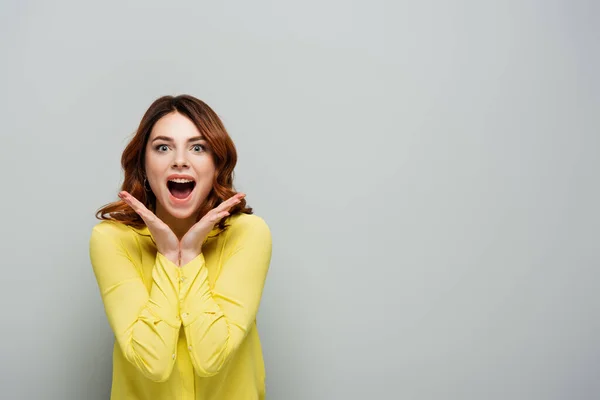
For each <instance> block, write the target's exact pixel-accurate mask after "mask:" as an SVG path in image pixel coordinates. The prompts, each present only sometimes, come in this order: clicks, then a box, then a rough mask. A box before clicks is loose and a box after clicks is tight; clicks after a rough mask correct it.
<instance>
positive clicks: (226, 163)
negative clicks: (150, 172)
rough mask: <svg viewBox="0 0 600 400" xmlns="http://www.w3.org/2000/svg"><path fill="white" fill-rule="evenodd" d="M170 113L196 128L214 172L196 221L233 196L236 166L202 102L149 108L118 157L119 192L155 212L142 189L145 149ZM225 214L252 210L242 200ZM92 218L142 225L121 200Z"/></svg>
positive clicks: (163, 101) (169, 101)
mask: <svg viewBox="0 0 600 400" xmlns="http://www.w3.org/2000/svg"><path fill="white" fill-rule="evenodd" d="M172 112H178V113H180V114H182V115H183V116H185V117H187V118H189V119H190V120H191V121H192V122H193V123H194V125H196V128H198V130H199V131H200V134H201V135H202V136H204V138H205V139H206V141H207V142H208V144H209V148H210V154H211V156H212V158H213V161H214V163H215V167H216V171H217V173H216V174H215V177H214V180H213V187H212V190H211V191H210V193H209V194H208V196H207V198H206V200H205V201H204V203H202V204H201V205H200V209H199V210H198V215H197V216H196V221H199V220H200V218H202V217H203V216H204V215H205V214H206V213H207V212H209V211H210V210H212V209H213V208H215V207H217V206H218V205H219V204H221V203H222V202H223V201H225V200H227V199H229V198H230V197H232V196H233V195H235V194H236V193H237V192H236V191H235V189H234V188H233V178H234V172H233V169H234V167H235V165H236V163H237V152H236V149H235V146H234V144H233V141H232V140H231V138H230V137H229V134H228V133H227V130H225V127H224V126H223V122H221V119H220V118H219V117H218V115H217V114H216V113H215V112H214V111H213V110H212V109H211V108H210V107H209V106H208V105H207V104H206V103H204V102H203V101H202V100H199V99H197V98H195V97H193V96H190V95H180V96H163V97H160V98H159V99H157V100H155V101H154V102H153V103H152V104H151V105H150V107H149V108H148V110H147V111H146V113H145V114H144V116H143V117H142V121H141V122H140V125H139V127H138V129H137V132H136V133H135V135H134V136H133V138H132V139H131V141H130V142H129V144H128V145H127V147H125V150H124V151H123V154H122V155H121V166H122V167H123V170H124V171H125V177H124V180H123V185H122V186H121V190H126V191H127V192H129V193H130V194H131V195H132V196H134V197H135V198H136V199H138V200H139V201H140V202H142V203H143V204H144V205H145V206H146V207H148V209H150V210H151V211H152V212H156V196H155V195H154V193H153V192H152V191H146V190H145V187H144V178H145V176H146V172H145V168H144V161H145V150H146V144H147V143H148V139H149V138H150V132H152V128H153V127H154V124H156V122H157V121H158V120H159V119H161V118H162V117H164V116H165V115H167V114H170V113H172ZM229 213H230V215H231V216H232V215H235V214H239V213H245V214H252V208H251V207H247V206H246V200H245V199H242V201H241V202H240V203H238V204H236V205H235V206H233V207H232V208H231V209H230V210H229ZM96 218H98V219H101V220H112V221H116V222H120V223H123V224H125V225H129V226H132V227H134V228H138V229H139V228H143V227H145V226H146V224H145V222H144V220H143V219H142V218H141V217H140V216H139V215H138V214H137V213H136V212H135V211H134V210H133V209H132V208H131V207H129V205H127V203H125V202H124V201H123V200H119V201H115V202H112V203H108V204H106V205H104V206H103V207H101V208H100V209H99V210H98V211H96ZM226 219H227V217H225V218H223V219H221V220H220V221H219V223H218V225H219V228H220V229H225V226H226V225H225V220H226Z"/></svg>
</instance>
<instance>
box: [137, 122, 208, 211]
mask: <svg viewBox="0 0 600 400" xmlns="http://www.w3.org/2000/svg"><path fill="white" fill-rule="evenodd" d="M207 146H208V143H207V142H206V140H204V138H203V137H202V136H201V134H200V132H199V131H198V129H197V128H196V126H195V125H194V123H193V122H192V121H191V120H189V119H188V118H187V117H185V116H183V115H181V114H179V113H178V112H172V113H170V114H167V115H165V116H164V117H162V118H161V119H159V120H158V121H157V122H156V123H155V124H154V127H153V128H152V131H151V132H150V138H149V139H148V144H147V145H146V165H145V168H146V176H147V177H148V183H149V184H150V187H151V188H152V192H154V195H155V196H156V200H157V204H156V208H157V209H156V211H157V215H160V214H162V213H163V212H166V213H168V214H170V215H171V216H172V217H174V218H178V219H186V218H195V216H196V215H195V213H196V212H197V211H198V209H199V207H200V205H201V204H202V202H203V201H204V200H205V199H206V197H207V196H208V194H209V193H210V191H211V189H212V185H213V177H214V176H215V165H214V162H213V159H212V156H211V153H210V152H209V149H208V148H207Z"/></svg>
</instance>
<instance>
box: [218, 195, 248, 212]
mask: <svg viewBox="0 0 600 400" xmlns="http://www.w3.org/2000/svg"><path fill="white" fill-rule="evenodd" d="M244 197H246V194H244V193H236V194H235V195H233V196H232V197H230V198H229V199H227V200H225V201H224V202H222V203H221V204H219V205H218V206H217V207H216V208H215V211H217V212H222V211H227V210H229V209H230V208H231V207H233V206H235V205H236V204H239V203H240V202H241V201H242V199H243V198H244Z"/></svg>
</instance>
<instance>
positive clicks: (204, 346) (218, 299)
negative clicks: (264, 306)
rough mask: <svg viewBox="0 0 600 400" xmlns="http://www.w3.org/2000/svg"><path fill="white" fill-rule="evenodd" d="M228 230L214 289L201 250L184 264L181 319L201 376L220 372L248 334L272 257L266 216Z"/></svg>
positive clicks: (250, 219) (249, 219)
mask: <svg viewBox="0 0 600 400" xmlns="http://www.w3.org/2000/svg"><path fill="white" fill-rule="evenodd" d="M229 229H230V232H229V236H228V238H227V244H226V245H225V251H224V254H223V259H222V260H221V264H220V272H219V275H218V278H217V280H216V282H215V283H214V288H212V289H211V287H210V284H209V280H208V272H207V268H206V264H205V259H204V255H203V254H202V253H201V254H199V255H198V256H197V257H196V258H195V259H193V260H191V261H190V262H189V263H187V264H186V265H184V266H183V267H182V268H181V274H182V278H183V279H182V280H181V282H182V283H181V285H180V290H181V296H182V298H183V299H184V300H183V302H182V305H181V320H182V323H183V327H184V331H185V335H186V339H187V342H188V345H189V347H188V350H189V351H190V356H191V360H192V364H193V365H194V370H195V371H196V373H197V374H198V375H199V376H203V377H208V376H213V375H216V374H218V373H219V371H220V370H221V369H222V367H223V366H224V365H225V364H226V363H227V361H228V360H229V359H230V358H231V357H232V356H233V355H234V354H235V352H236V350H237V349H238V348H239V346H240V344H241V343H242V341H243V340H244V338H245V337H246V334H247V333H248V330H249V329H250V327H251V325H252V323H253V322H254V321H255V319H256V314H257V311H258V307H259V303H260V299H261V296H262V292H263V287H264V283H265V280H266V275H267V271H268V269H269V264H270V260H271V247H272V243H271V233H270V230H269V227H268V226H267V224H266V223H265V222H264V220H263V219H262V218H260V217H256V216H252V218H248V219H246V220H244V221H239V222H238V223H237V224H233V225H232V226H231V227H230V228H229ZM187 278H191V279H187Z"/></svg>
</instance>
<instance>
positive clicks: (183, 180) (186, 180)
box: [169, 178, 194, 183]
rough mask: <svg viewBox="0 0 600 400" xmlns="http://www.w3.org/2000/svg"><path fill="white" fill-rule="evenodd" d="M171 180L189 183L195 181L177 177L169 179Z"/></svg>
mask: <svg viewBox="0 0 600 400" xmlns="http://www.w3.org/2000/svg"><path fill="white" fill-rule="evenodd" d="M169 182H176V183H188V182H194V181H193V180H191V179H183V178H176V179H169Z"/></svg>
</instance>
